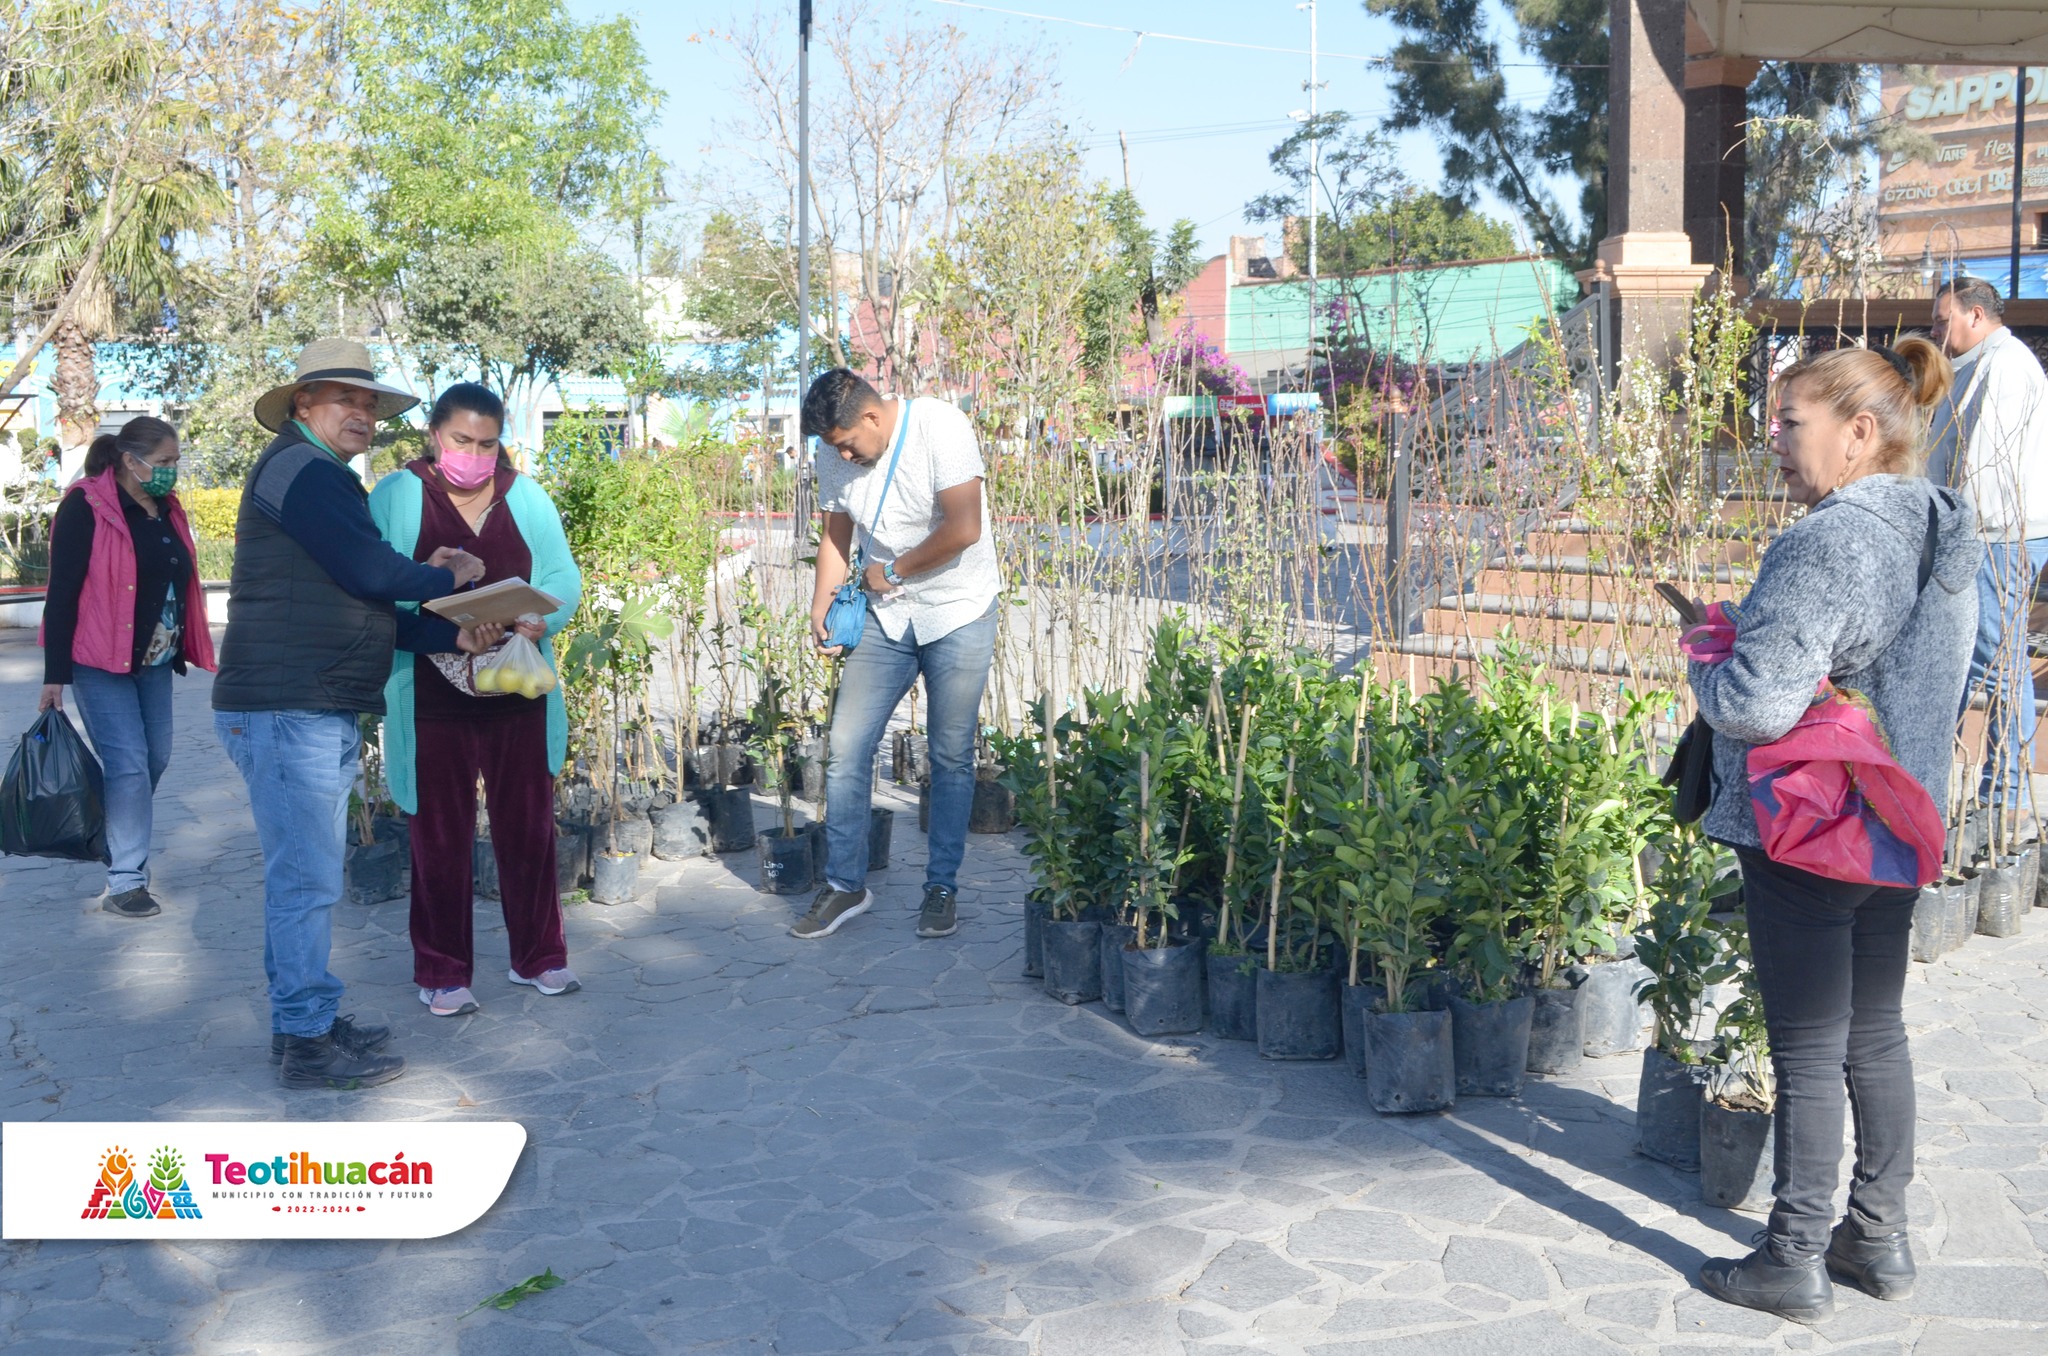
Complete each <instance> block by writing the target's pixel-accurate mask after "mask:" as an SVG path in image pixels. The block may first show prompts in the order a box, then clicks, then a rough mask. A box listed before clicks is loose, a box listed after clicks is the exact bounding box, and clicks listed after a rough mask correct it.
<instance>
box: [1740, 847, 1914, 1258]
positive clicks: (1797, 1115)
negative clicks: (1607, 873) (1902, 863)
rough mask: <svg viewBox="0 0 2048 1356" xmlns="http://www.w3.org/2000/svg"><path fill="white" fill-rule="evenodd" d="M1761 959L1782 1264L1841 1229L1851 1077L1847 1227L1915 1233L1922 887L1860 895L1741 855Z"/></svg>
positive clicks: (1861, 889)
mask: <svg viewBox="0 0 2048 1356" xmlns="http://www.w3.org/2000/svg"><path fill="white" fill-rule="evenodd" d="M1736 855H1737V857H1739V858H1740V859H1741V862H1742V893H1743V900H1744V904H1745V906H1746V909H1747V912H1748V916H1749V945H1750V954H1751V956H1752V957H1753V958H1754V960H1755V962H1756V977H1757V983H1758V987H1759V989H1760V991H1761V992H1762V994H1763V1000H1764V1023H1765V1025H1766V1027H1768V1028H1769V1031H1770V1038H1771V1064H1772V1066H1773V1067H1774V1068H1775V1069H1776V1071H1777V1077H1778V1112H1777V1117H1776V1121H1775V1127H1776V1132H1777V1160H1776V1163H1775V1167H1776V1172H1777V1180H1776V1182H1775V1184H1774V1187H1773V1190H1774V1193H1775V1195H1776V1196H1777V1198H1778V1203H1777V1206H1776V1208H1774V1209H1773V1210H1772V1211H1771V1226H1770V1235H1771V1242H1772V1244H1773V1245H1774V1247H1775V1248H1776V1249H1777V1250H1778V1251H1779V1252H1781V1253H1784V1252H1798V1253H1806V1254H1811V1253H1817V1252H1820V1251H1821V1250H1822V1249H1824V1248H1826V1247H1827V1243H1828V1233H1829V1231H1830V1230H1831V1229H1832V1228H1833V1226H1834V1222H1835V1221H1834V1211H1833V1208H1832V1207H1833V1201H1834V1193H1835V1179H1836V1176H1837V1174H1838V1172H1839V1170H1840V1168H1841V1161H1842V1112H1843V1105H1844V1095H1843V1094H1844V1087H1845V1081H1844V1075H1846V1090H1847V1099H1846V1100H1847V1104H1848V1106H1849V1107H1850V1108H1852V1109H1853V1110H1854V1111H1855V1114H1856V1170H1855V1176H1854V1178H1853V1179H1852V1180H1851V1182H1850V1186H1849V1220H1850V1222H1851V1223H1852V1224H1854V1225H1855V1226H1856V1227H1857V1228H1858V1229H1859V1230H1861V1231H1862V1232H1864V1233H1867V1234H1879V1233H1888V1232H1890V1231H1892V1230H1896V1229H1903V1228H1905V1227H1906V1184H1907V1183H1908V1182H1910V1181H1912V1180H1913V1115H1914V1111H1913V1065H1912V1060H1911V1057H1910V1056H1909V1055H1908V1053H1907V1050H1906V1024H1905V1019H1904V1017H1903V1016H1902V1015H1901V1012H1900V1006H1899V1004H1900V995H1901V993H1902V991H1903V990H1904V988H1905V985H1906V962H1907V957H1908V954H1909V951H1910V949H1911V942H1912V933H1913V904H1914V901H1915V900H1917V899H1918V898H1919V896H1920V892H1919V891H1918V890H1906V889H1899V888H1897V887H1893V886H1885V887H1880V886H1875V885H1849V884H1846V883H1844V882H1842V881H1835V880H1828V879H1827V878H1826V877H1824V876H1816V875H1813V874H1812V873H1811V872H1807V871H1801V870H1798V869H1796V868H1794V867H1789V866H1780V865H1779V864H1778V863H1776V862H1774V861H1772V860H1771V859H1770V858H1768V857H1766V856H1765V855H1764V854H1763V853H1761V852H1759V851H1756V850H1755V849H1753V848H1739V849H1737V851H1736Z"/></svg>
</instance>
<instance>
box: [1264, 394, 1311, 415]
mask: <svg viewBox="0 0 2048 1356" xmlns="http://www.w3.org/2000/svg"><path fill="white" fill-rule="evenodd" d="M1322 407H1323V398H1322V397H1321V396H1319V395H1317V394H1316V393H1315V392H1314V391H1275V392H1274V393H1273V394H1272V395H1269V396H1267V397H1266V413H1267V414H1270V415H1272V416H1273V417H1274V418H1275V419H1278V418H1279V417H1280V416H1282V415H1284V414H1304V413H1306V412H1308V411H1309V410H1319V409H1321V408H1322Z"/></svg>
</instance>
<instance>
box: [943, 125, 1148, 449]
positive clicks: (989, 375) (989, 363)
mask: <svg viewBox="0 0 2048 1356" xmlns="http://www.w3.org/2000/svg"><path fill="white" fill-rule="evenodd" d="M1108 197H1109V194H1108V192H1107V190H1106V189H1105V188H1104V187H1103V186H1102V185H1101V184H1099V183H1095V184H1091V183H1089V182H1088V181H1087V179H1086V178H1085V177H1084V175H1083V173H1082V169H1081V154H1080V151H1079V150H1078V148H1076V147H1075V146H1074V145H1073V144H1072V143H1071V142H1064V141H1052V142H1044V143H1040V144H1038V145H1035V146H1028V147H1025V148H1023V149H1020V150H1017V151H1005V152H996V153H993V154H990V155H987V156H984V157H982V158H981V159H980V160H978V161H976V162H975V164H974V165H973V167H972V168H971V169H970V170H969V171H968V173H967V175H966V180H965V184H964V187H963V189H962V194H961V202H960V224H959V226H958V228H957V229H956V230H955V232H954V234H953V238H952V239H951V241H949V242H948V246H947V248H946V249H945V250H943V251H940V252H936V254H935V258H934V260H933V269H932V271H933V273H934V275H935V276H936V278H937V280H938V282H939V285H940V286H941V287H942V288H943V289H944V292H945V295H946V296H947V298H948V302H949V305H948V306H947V308H946V311H945V314H944V318H943V319H942V321H941V325H942V332H943V333H944V335H945V336H946V339H947V341H948V342H949V344H950V345H951V349H952V355H951V356H952V358H953V361H954V364H955V366H956V367H958V368H959V369H961V370H962V371H964V372H967V373H971V374H973V375H974V376H975V377H976V378H977V380H978V381H979V382H980V383H981V384H982V385H983V387H984V389H986V390H988V391H989V392H990V397H991V398H990V399H989V400H988V401H987V402H986V404H985V405H982V406H981V408H987V409H991V410H994V411H998V412H1000V413H1001V414H1002V415H1006V416H1008V417H1013V418H1016V419H1017V420H1018V422H1019V424H1020V425H1021V426H1025V427H1035V426H1036V424H1037V423H1038V422H1040V421H1042V420H1044V419H1045V418H1047V417H1048V416H1049V415H1050V414H1051V412H1052V411H1053V410H1054V409H1055V408H1056V407H1058V406H1060V405H1063V404H1066V403H1068V402H1070V401H1072V400H1074V399H1075V398H1077V397H1078V396H1079V395H1080V394H1081V393H1082V391H1083V390H1084V386H1085V383H1084V382H1083V379H1082V378H1083V371H1082V367H1081V364H1080V362H1079V359H1080V357H1081V354H1080V352H1079V351H1078V350H1079V348H1080V334H1081V321H1082V316H1083V314H1084V311H1085V304H1084V303H1085V300H1086V297H1087V291H1088V284H1089V280H1090V279H1091V278H1092V277H1094V276H1095V275H1096V274H1097V273H1098V272H1099V271H1100V270H1101V269H1102V268H1103V267H1104V265H1105V263H1106V262H1107V260H1108V258H1109V251H1110V232H1109V227H1108V222H1107V219H1106V212H1105V203H1106V200H1107V198H1108Z"/></svg>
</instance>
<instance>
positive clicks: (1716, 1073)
mask: <svg viewBox="0 0 2048 1356" xmlns="http://www.w3.org/2000/svg"><path fill="white" fill-rule="evenodd" d="M1717 926H1718V924H1717ZM1747 935H1748V932H1747V929H1746V928H1744V927H1741V926H1740V925H1737V926H1735V927H1731V928H1729V930H1728V936H1729V942H1730V946H1731V948H1732V949H1734V950H1735V951H1736V952H1737V954H1738V959H1739V962H1740V966H1741V968H1740V969H1739V970H1738V972H1737V974H1736V976H1735V979H1736V984H1737V986H1738V992H1737V995H1736V998H1735V1001H1734V1002H1733V1003H1730V1004H1729V1005H1728V1006H1727V1007H1725V1008H1723V1009H1722V1010H1721V1011H1720V1012H1719V1014H1717V1016H1716V1019H1715V1033H1714V1034H1715V1037H1716V1044H1717V1046H1718V1051H1717V1053H1718V1054H1719V1059H1718V1060H1717V1061H1716V1062H1715V1063H1714V1064H1713V1065H1711V1066H1710V1067H1709V1069H1708V1074H1707V1082H1706V1088H1705V1095H1704V1096H1703V1098H1702V1099H1701V1102H1700V1199H1701V1200H1703V1201H1705V1202H1706V1203H1707V1204H1708V1205H1713V1206H1719V1207H1720V1208H1721V1209H1723V1210H1744V1211H1748V1212H1750V1213H1753V1214H1764V1213H1768V1212H1769V1210H1770V1208H1771V1205H1772V1195H1771V1185H1772V1176H1773V1171H1772V1170H1773V1163H1772V1157H1773V1155H1772V1148H1773V1144H1774V1142H1775V1136H1774V1131H1773V1126H1772V1122H1773V1120H1774V1115H1775V1112H1776V1110H1777V1105H1778V1088H1777V1080H1776V1079H1775V1078H1774V1077H1773V1076H1772V1071H1771V1043H1770V1037H1769V1035H1768V1034H1767V1033H1766V1032H1765V1030H1764V1005H1763V998H1762V995H1761V994H1760V993H1759V992H1758V990H1757V984H1756V969H1755V967H1754V966H1753V965H1751V964H1750V963H1749V960H1748V956H1747V954H1746V953H1747V950H1748V947H1747V942H1746V938H1747Z"/></svg>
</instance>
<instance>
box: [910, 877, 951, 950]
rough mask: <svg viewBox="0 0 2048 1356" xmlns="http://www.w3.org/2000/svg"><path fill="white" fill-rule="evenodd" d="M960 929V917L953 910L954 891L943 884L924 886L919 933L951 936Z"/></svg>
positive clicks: (919, 917)
mask: <svg viewBox="0 0 2048 1356" xmlns="http://www.w3.org/2000/svg"><path fill="white" fill-rule="evenodd" d="M959 930H960V919H959V918H958V916H957V915H956V914H955V913H954V911H953V892H952V891H951V890H948V889H947V888H946V887H945V886H943V885H927V886H925V887H924V907H923V908H921V909H919V910H918V911H917V935H918V936H920V937H950V936H952V935H953V934H954V933H956V932H958V931H959Z"/></svg>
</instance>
